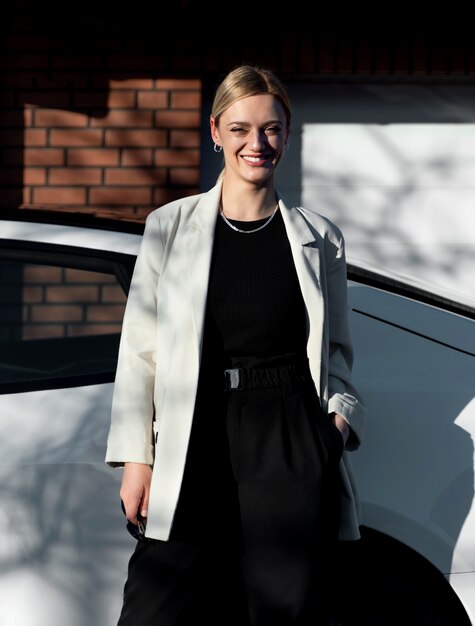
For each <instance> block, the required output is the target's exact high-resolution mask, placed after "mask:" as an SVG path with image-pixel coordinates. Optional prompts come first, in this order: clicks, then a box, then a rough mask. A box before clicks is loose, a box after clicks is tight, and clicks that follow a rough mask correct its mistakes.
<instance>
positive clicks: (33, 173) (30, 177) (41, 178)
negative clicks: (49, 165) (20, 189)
mask: <svg viewBox="0 0 475 626" xmlns="http://www.w3.org/2000/svg"><path fill="white" fill-rule="evenodd" d="M23 183H24V184H25V185H44V184H45V183H46V170H45V169H44V168H43V167H25V169H24V170H23Z"/></svg>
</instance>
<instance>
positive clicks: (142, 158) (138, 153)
mask: <svg viewBox="0 0 475 626" xmlns="http://www.w3.org/2000/svg"><path fill="white" fill-rule="evenodd" d="M122 165H124V166H134V165H135V166H138V167H143V166H144V165H153V150H151V149H146V148H125V149H124V150H122ZM156 165H158V163H156Z"/></svg>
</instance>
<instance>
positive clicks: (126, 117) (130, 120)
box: [91, 111, 153, 128]
mask: <svg viewBox="0 0 475 626" xmlns="http://www.w3.org/2000/svg"><path fill="white" fill-rule="evenodd" d="M91 126H93V127H101V128H106V127H109V128H111V127H116V128H137V127H141V128H150V127H152V126H153V117H152V112H151V111H109V112H108V113H107V115H106V116H105V117H93V118H92V119H91Z"/></svg>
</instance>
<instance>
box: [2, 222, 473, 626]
mask: <svg viewBox="0 0 475 626" xmlns="http://www.w3.org/2000/svg"><path fill="white" fill-rule="evenodd" d="M68 220H69V223H68ZM142 229H143V225H141V224H138V223H137V224H133V223H129V222H114V221H110V220H100V219H93V218H89V217H86V216H81V215H71V216H69V215H64V214H61V213H55V214H43V213H40V212H37V211H35V212H33V213H32V214H30V213H28V212H27V211H23V210H21V211H16V212H14V213H12V214H11V215H10V216H6V215H5V213H4V214H3V216H2V217H1V218H0V302H1V305H0V472H1V475H0V624H2V626H3V624H5V626H10V625H11V626H46V624H47V625H48V626H59V625H61V626H63V625H64V624H67V625H68V626H111V625H112V624H115V623H116V621H117V618H118V615H119V612H120V606H121V603H122V591H123V584H124V581H125V578H126V571H127V563H128V559H129V556H130V554H131V551H132V549H133V543H134V540H133V539H132V537H131V536H130V535H128V533H127V532H126V530H125V519H124V518H123V515H122V513H121V510H120V502H119V495H118V491H119V484H120V478H121V472H120V470H113V469H111V468H109V467H107V466H106V465H105V463H104V457H105V445H106V438H107V432H108V428H109V419H110V404H111V396H112V388H113V380H114V374H115V366H116V359H117V349H118V342H119V338H120V326H121V320H122V315H123V311H124V306H125V302H126V294H127V289H128V285H129V282H130V278H131V275H132V270H133V265H134V262H135V256H136V254H137V251H138V248H139V245H140V240H141V233H142ZM348 269H349V271H348V276H349V282H348V287H349V301H350V323H351V330H352V335H353V341H354V347H355V366H354V380H355V383H356V385H357V386H358V388H359V389H360V390H361V392H362V394H363V396H364V398H365V401H366V404H367V407H368V426H367V431H366V436H365V440H364V442H363V445H362V446H361V448H360V450H358V451H357V452H355V453H353V455H352V458H353V462H354V467H355V471H356V476H357V479H358V485H359V490H360V493H361V498H362V506H363V513H364V526H363V528H362V531H363V539H362V541H361V542H358V543H357V544H356V545H349V546H346V549H345V550H344V557H345V558H346V559H347V561H346V567H344V568H342V572H341V577H342V586H343V588H344V591H345V595H346V597H347V599H348V606H349V609H350V610H349V612H348V615H347V616H346V617H345V620H344V624H345V626H346V625H348V626H350V625H351V626H353V625H354V626H356V625H360V624H364V625H365V626H376V625H378V626H387V625H390V624H391V625H396V624H397V625H401V626H407V625H409V624H417V625H418V626H424V625H427V626H449V625H451V626H455V625H456V626H468V625H470V624H472V625H473V624H475V506H474V505H473V504H472V501H473V493H474V448H473V438H474V436H475V399H474V396H475V393H474V391H475V308H474V307H473V305H472V304H471V303H467V302H462V301H461V300H459V301H457V300H456V299H454V297H453V295H451V294H450V295H449V296H447V295H445V296H444V295H442V294H440V293H434V290H432V289H430V288H426V287H424V286H421V285H420V284H415V283H414V281H411V280H403V279H402V278H401V277H395V276H394V275H390V274H388V273H387V272H386V273H383V272H381V271H379V272H375V271H374V270H372V269H370V268H368V267H363V266H362V265H361V264H360V265H358V264H356V263H354V262H351V261H350V262H349V268H348ZM223 626H224V625H223Z"/></svg>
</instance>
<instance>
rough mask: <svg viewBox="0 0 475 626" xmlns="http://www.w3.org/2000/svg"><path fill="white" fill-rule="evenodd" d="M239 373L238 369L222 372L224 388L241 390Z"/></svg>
mask: <svg viewBox="0 0 475 626" xmlns="http://www.w3.org/2000/svg"><path fill="white" fill-rule="evenodd" d="M241 382H242V381H241V372H240V369H239V368H238V367H234V368H232V369H227V370H224V388H225V390H230V389H238V390H239V389H242V387H241Z"/></svg>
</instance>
